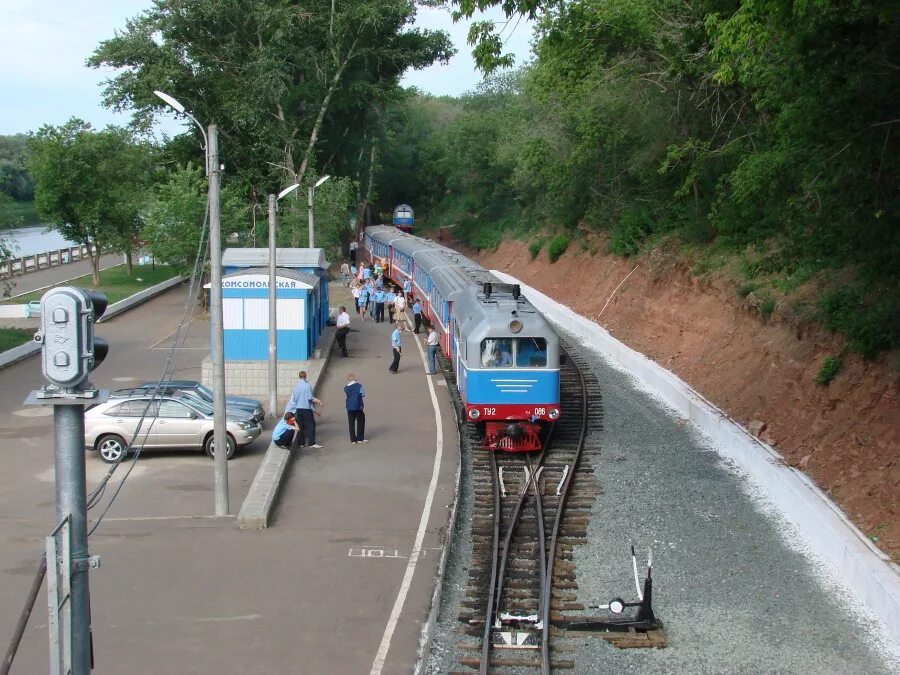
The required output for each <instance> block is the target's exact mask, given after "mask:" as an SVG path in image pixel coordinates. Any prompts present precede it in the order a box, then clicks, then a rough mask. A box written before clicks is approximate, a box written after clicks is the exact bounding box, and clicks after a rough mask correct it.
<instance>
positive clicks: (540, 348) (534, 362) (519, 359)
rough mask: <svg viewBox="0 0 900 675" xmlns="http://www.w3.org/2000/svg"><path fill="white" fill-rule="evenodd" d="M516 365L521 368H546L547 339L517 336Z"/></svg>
mask: <svg viewBox="0 0 900 675" xmlns="http://www.w3.org/2000/svg"><path fill="white" fill-rule="evenodd" d="M516 342H517V344H516V365H517V366H518V367H519V368H546V367H547V341H546V340H545V339H544V338H516Z"/></svg>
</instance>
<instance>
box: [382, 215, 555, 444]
mask: <svg viewBox="0 0 900 675" xmlns="http://www.w3.org/2000/svg"><path fill="white" fill-rule="evenodd" d="M365 250H366V253H367V255H368V256H369V258H370V259H374V257H378V258H381V259H383V260H386V261H388V265H387V267H386V270H387V274H388V276H389V277H390V278H391V279H392V280H393V281H394V282H395V283H396V284H398V285H400V286H402V285H403V282H404V281H406V280H407V279H409V280H410V281H411V284H412V289H413V295H414V296H415V297H416V298H418V299H419V300H420V302H421V303H422V306H423V311H424V312H425V316H426V317H427V319H428V320H429V321H430V322H431V323H432V324H433V325H434V326H435V328H436V330H437V332H438V335H439V336H440V344H441V349H442V350H443V352H444V354H445V355H446V356H447V358H448V359H449V360H450V362H451V363H452V364H453V368H454V372H455V374H456V385H457V388H458V390H459V394H460V397H461V398H462V401H463V404H464V406H465V414H466V418H467V419H468V420H470V421H471V422H473V423H475V424H477V425H478V426H479V428H480V429H481V430H482V432H483V440H482V447H484V448H485V449H490V450H502V451H506V452H528V451H531V450H539V449H540V448H541V432H542V428H543V427H544V426H545V425H547V424H549V423H550V422H553V421H554V420H557V419H559V416H560V407H559V354H560V352H559V338H558V337H557V335H556V333H555V331H554V330H553V328H552V327H551V326H550V325H549V324H548V323H547V321H546V320H545V319H544V317H543V315H541V314H540V312H538V311H537V309H536V308H535V307H534V306H533V305H532V304H531V303H530V302H528V300H527V299H526V298H525V297H524V296H522V294H521V292H520V290H519V287H518V286H517V285H511V284H505V283H503V282H501V281H499V280H498V279H497V278H496V277H494V275H492V274H491V273H490V272H488V271H487V270H485V269H484V268H482V267H481V266H480V265H478V264H477V263H475V262H474V261H472V260H470V259H469V258H467V257H465V256H463V255H461V254H459V253H457V252H456V251H453V250H452V249H449V248H446V247H445V246H441V245H440V244H437V243H435V242H433V241H429V240H427V239H421V238H419V237H415V236H412V235H409V234H405V233H403V232H398V231H397V229H396V228H393V227H383V226H381V227H370V228H367V229H366V234H365Z"/></svg>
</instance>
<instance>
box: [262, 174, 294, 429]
mask: <svg viewBox="0 0 900 675" xmlns="http://www.w3.org/2000/svg"><path fill="white" fill-rule="evenodd" d="M298 187H300V183H294V184H293V185H291V186H289V187H286V188H285V189H284V190H282V191H281V192H279V193H278V196H277V197H276V196H275V195H273V194H270V195H269V415H271V416H273V417H274V416H275V415H276V414H277V413H276V412H275V409H276V408H277V407H278V318H277V316H278V315H277V314H276V304H275V302H276V301H275V255H276V253H277V251H276V248H275V228H276V223H275V205H276V203H277V202H278V200H279V199H281V198H282V197H285V196H286V195H289V194H290V193H291V192H293V191H294V190H296V189H297V188H298Z"/></svg>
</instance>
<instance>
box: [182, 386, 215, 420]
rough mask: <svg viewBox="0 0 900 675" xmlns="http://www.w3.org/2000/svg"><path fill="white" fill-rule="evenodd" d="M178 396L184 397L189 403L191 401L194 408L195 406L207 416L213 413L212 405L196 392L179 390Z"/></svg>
mask: <svg viewBox="0 0 900 675" xmlns="http://www.w3.org/2000/svg"><path fill="white" fill-rule="evenodd" d="M178 398H180V399H183V400H184V401H185V402H187V403H190V405H191V406H192V407H193V408H195V409H196V410H197V411H198V412H202V413H203V414H204V415H206V416H207V417H208V416H210V415H212V414H213V409H212V406H211V405H210V404H209V403H208V402H206V401H204V400H203V399H202V398H200V397H199V396H197V395H196V394H193V393H191V392H187V391H180V392H178Z"/></svg>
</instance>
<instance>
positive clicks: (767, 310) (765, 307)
mask: <svg viewBox="0 0 900 675" xmlns="http://www.w3.org/2000/svg"><path fill="white" fill-rule="evenodd" d="M777 304H778V303H776V302H775V301H774V300H773V299H772V298H769V299H768V300H763V303H762V304H761V305H760V306H759V313H760V314H762V315H763V316H766V317H768V316H772V312H774V311H775V307H776V306H777Z"/></svg>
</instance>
